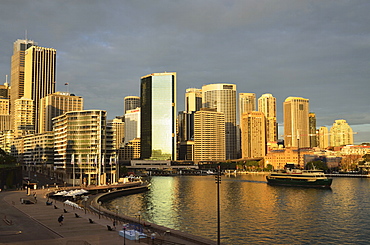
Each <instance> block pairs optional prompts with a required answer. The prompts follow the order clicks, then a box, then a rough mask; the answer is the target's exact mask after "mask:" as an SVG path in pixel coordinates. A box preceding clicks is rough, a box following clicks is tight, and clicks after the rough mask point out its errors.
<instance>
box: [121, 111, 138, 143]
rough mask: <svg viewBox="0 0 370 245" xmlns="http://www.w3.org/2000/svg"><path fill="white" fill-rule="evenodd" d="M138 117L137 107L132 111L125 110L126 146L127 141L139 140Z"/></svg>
mask: <svg viewBox="0 0 370 245" xmlns="http://www.w3.org/2000/svg"><path fill="white" fill-rule="evenodd" d="M140 115H141V109H140V107H137V108H136V109H133V110H127V111H126V114H125V141H124V143H125V144H127V143H128V142H129V141H131V140H133V139H135V138H140V134H141V133H140V121H141V120H140Z"/></svg>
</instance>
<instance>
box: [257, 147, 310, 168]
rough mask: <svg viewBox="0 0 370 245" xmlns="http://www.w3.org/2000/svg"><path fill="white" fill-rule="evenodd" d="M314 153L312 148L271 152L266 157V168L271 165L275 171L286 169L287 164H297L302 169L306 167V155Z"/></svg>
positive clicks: (294, 148) (291, 148)
mask: <svg viewBox="0 0 370 245" xmlns="http://www.w3.org/2000/svg"><path fill="white" fill-rule="evenodd" d="M313 152H314V151H313V150H312V149H310V148H306V149H299V150H298V148H297V147H288V148H284V149H278V150H271V151H269V152H268V153H267V154H266V156H265V157H264V159H265V166H267V165H269V164H270V165H271V166H272V167H273V168H274V169H284V166H285V164H286V163H295V164H298V165H299V166H300V167H304V166H305V162H304V156H305V155H306V154H313Z"/></svg>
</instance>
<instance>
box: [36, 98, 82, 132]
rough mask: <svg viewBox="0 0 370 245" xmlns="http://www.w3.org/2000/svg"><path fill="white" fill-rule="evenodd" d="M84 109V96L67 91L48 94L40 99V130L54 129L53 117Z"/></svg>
mask: <svg viewBox="0 0 370 245" xmlns="http://www.w3.org/2000/svg"><path fill="white" fill-rule="evenodd" d="M81 110H83V98H82V97H80V96H75V95H73V94H72V95H71V94H70V93H67V92H56V93H53V94H49V95H46V96H45V97H44V98H41V100H40V109H39V113H40V115H39V120H40V122H39V132H40V133H43V132H47V131H52V130H53V123H52V118H54V117H57V116H60V115H62V114H64V113H66V112H68V111H81Z"/></svg>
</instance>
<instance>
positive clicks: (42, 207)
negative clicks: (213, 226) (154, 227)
mask: <svg viewBox="0 0 370 245" xmlns="http://www.w3.org/2000/svg"><path fill="white" fill-rule="evenodd" d="M34 192H36V196H37V203H35V204H21V199H24V200H31V201H34V198H33V196H32V195H31V196H28V195H27V194H26V191H3V192H0V217H1V219H2V220H1V221H0V244H19V245H21V244H22V245H23V244H27V245H32V244H35V245H36V244H38V245H44V244H45V245H46V244H68V245H78V244H84V245H88V244H127V245H130V244H137V243H139V242H140V243H141V244H174V245H176V244H188V245H193V244H194V245H195V244H216V242H213V241H209V243H207V239H204V240H203V239H201V240H202V241H200V242H199V243H198V242H192V241H189V240H187V239H182V238H181V237H178V236H172V235H171V234H166V233H163V234H160V233H158V232H157V233H156V239H155V240H154V241H153V240H151V239H150V238H143V239H140V240H139V241H134V240H129V239H127V238H126V239H125V241H124V238H123V237H121V236H119V234H118V232H119V230H121V229H122V226H123V224H121V223H118V224H117V226H116V227H117V229H116V230H115V231H108V229H107V225H109V226H111V227H113V220H111V219H108V218H105V217H104V216H101V217H100V219H99V216H98V215H97V214H94V213H93V212H92V213H90V212H86V213H85V210H83V209H76V208H73V207H71V206H69V205H64V203H63V202H59V201H55V200H53V199H50V200H49V201H52V200H53V205H46V201H47V198H46V196H45V194H46V193H47V191H46V190H32V193H34ZM54 205H55V206H56V207H57V209H56V208H55V207H54ZM64 209H65V210H66V211H67V213H65V212H64ZM61 214H63V215H64V221H63V225H60V224H59V223H58V221H57V219H58V217H59V216H60V215H61ZM75 214H77V215H78V216H80V217H79V218H76V216H75ZM89 219H91V220H93V223H90V222H89ZM187 235H188V234H184V236H185V237H186V236H187ZM189 236H191V235H189ZM195 239H196V237H195Z"/></svg>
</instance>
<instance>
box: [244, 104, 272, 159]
mask: <svg viewBox="0 0 370 245" xmlns="http://www.w3.org/2000/svg"><path fill="white" fill-rule="evenodd" d="M241 125H242V127H241V128H242V129H243V130H242V140H241V146H242V158H244V159H246V158H257V157H264V156H265V155H266V120H265V115H264V113H263V112H258V111H251V112H247V113H244V114H243V116H242V119H241Z"/></svg>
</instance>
